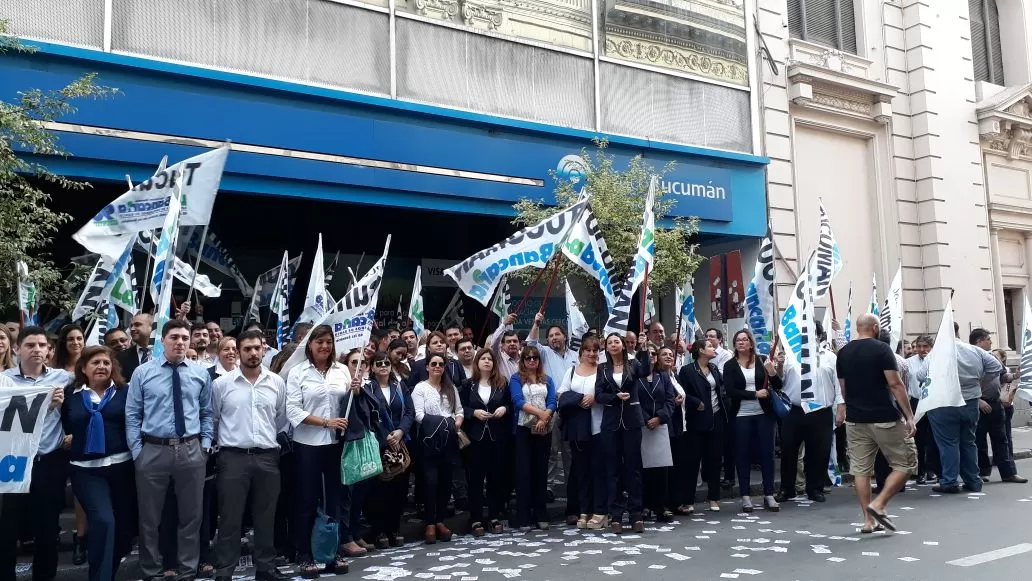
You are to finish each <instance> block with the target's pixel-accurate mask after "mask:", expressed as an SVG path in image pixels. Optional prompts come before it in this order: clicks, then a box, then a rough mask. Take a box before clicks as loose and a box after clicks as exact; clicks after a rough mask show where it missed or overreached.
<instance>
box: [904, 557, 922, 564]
mask: <svg viewBox="0 0 1032 581" xmlns="http://www.w3.org/2000/svg"><path fill="white" fill-rule="evenodd" d="M899 560H900V561H905V562H907V563H912V562H914V561H920V560H921V559H918V558H917V557H900V558H899Z"/></svg>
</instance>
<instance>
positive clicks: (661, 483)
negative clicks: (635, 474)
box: [642, 466, 670, 517]
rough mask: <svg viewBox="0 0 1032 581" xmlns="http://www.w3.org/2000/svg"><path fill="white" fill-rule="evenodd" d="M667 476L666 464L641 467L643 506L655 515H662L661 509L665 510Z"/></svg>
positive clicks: (667, 494)
mask: <svg viewBox="0 0 1032 581" xmlns="http://www.w3.org/2000/svg"><path fill="white" fill-rule="evenodd" d="M669 478H670V469H669V468H667V467H666V466H664V467H662V468H644V469H642V488H643V490H644V493H643V496H644V498H643V504H644V505H645V508H648V509H649V510H651V511H652V512H654V513H655V515H656V517H659V516H660V515H662V514H663V511H664V510H666V503H667V498H668V497H669V492H668V490H667V486H668V482H667V481H668V479H669Z"/></svg>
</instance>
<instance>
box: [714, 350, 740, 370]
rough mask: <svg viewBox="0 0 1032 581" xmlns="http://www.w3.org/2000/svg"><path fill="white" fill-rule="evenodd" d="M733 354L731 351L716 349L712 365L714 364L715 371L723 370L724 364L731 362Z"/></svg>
mask: <svg viewBox="0 0 1032 581" xmlns="http://www.w3.org/2000/svg"><path fill="white" fill-rule="evenodd" d="M734 356H735V354H734V353H732V352H731V351H729V350H727V349H724V348H723V347H717V355H716V356H715V357H714V358H713V363H715V364H716V366H717V369H721V370H723V369H724V364H725V363H727V362H728V361H730V360H731V358H732V357H734Z"/></svg>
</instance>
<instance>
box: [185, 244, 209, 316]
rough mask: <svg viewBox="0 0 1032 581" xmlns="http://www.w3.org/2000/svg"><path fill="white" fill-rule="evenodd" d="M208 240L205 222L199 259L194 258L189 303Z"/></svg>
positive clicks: (198, 250) (188, 295) (187, 298)
mask: <svg viewBox="0 0 1032 581" xmlns="http://www.w3.org/2000/svg"><path fill="white" fill-rule="evenodd" d="M207 241H208V225H207V224H205V225H204V230H203V231H201V243H200V245H199V246H198V247H197V259H196V260H194V267H193V279H191V280H190V292H188V293H187V294H186V302H188V303H189V302H190V301H192V300H193V293H194V284H196V283H197V269H199V268H200V267H201V257H202V256H204V244H205V243H206V242H207ZM189 244H190V242H189V241H187V245H189ZM187 248H189V246H187Z"/></svg>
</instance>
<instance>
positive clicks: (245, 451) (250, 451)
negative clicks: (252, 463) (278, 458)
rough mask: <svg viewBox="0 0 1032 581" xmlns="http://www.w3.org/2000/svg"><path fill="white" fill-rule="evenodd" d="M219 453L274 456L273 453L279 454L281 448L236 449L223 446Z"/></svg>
mask: <svg viewBox="0 0 1032 581" xmlns="http://www.w3.org/2000/svg"><path fill="white" fill-rule="evenodd" d="M219 452H236V453H237V454H247V455H249V456H252V455H254V454H272V453H273V452H279V448H234V447H232V446H221V447H219Z"/></svg>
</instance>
